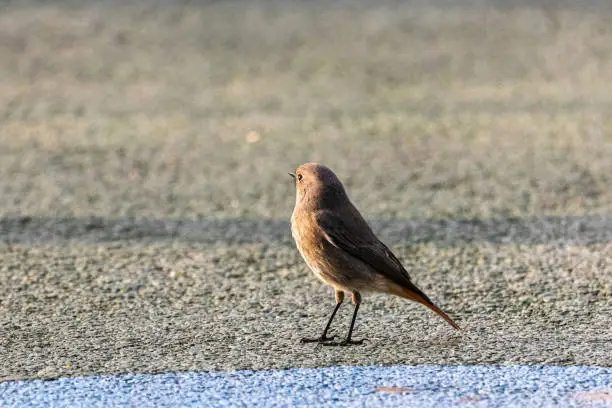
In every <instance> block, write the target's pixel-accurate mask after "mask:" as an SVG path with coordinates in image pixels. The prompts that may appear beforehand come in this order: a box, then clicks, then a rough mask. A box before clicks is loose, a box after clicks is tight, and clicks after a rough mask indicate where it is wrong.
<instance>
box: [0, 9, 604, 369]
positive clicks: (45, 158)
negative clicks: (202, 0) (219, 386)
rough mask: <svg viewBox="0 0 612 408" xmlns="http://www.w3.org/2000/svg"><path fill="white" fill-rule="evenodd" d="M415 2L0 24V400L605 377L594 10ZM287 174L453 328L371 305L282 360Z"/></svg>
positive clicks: (599, 27) (132, 13)
mask: <svg viewBox="0 0 612 408" xmlns="http://www.w3.org/2000/svg"><path fill="white" fill-rule="evenodd" d="M440 4H441V3H436V4H432V5H427V3H423V2H421V3H419V2H410V1H407V2H397V3H396V2H393V3H391V2H388V3H384V4H382V3H381V4H376V5H374V4H365V3H352V4H351V5H348V4H344V5H343V6H340V5H338V6H334V7H329V8H323V6H322V3H318V2H309V3H308V4H306V3H285V2H283V3H273V2H248V3H241V2H219V3H217V2H212V3H206V4H204V5H199V6H196V5H183V6H177V5H170V4H168V3H166V2H163V1H158V2H155V3H148V2H147V3H144V2H143V3H140V2H134V3H132V4H131V5H130V6H125V5H121V4H120V3H117V4H114V3H112V2H100V3H98V2H91V3H75V4H68V3H65V4H64V3H60V2H54V3H45V4H44V5H40V4H38V5H37V4H35V3H22V4H11V3H6V4H3V5H1V6H0V7H1V10H2V12H1V13H0V39H1V40H0V53H2V55H3V57H2V58H1V59H0V118H1V119H0V294H2V295H1V296H0V380H8V379H30V378H57V377H64V376H67V377H72V376H82V375H104V374H117V373H159V372H166V371H185V370H189V371H202V370H221V369H222V370H226V369H270V368H296V367H320V366H336V365H378V364H394V365H414V364H452V365H456V364H457V365H458V364H462V365H469V364H501V365H504V364H555V365H591V366H608V367H609V366H612V330H610V327H612V321H611V319H612V188H611V187H610V186H611V185H612V184H611V183H612V160H610V158H611V157H612V116H611V115H610V111H611V108H612V96H611V95H612V66H611V64H612V24H611V21H612V10H610V7H609V5H608V3H607V2H596V1H591V2H586V3H585V4H584V7H581V8H576V7H573V6H571V4H570V2H558V3H554V4H553V5H552V6H551V5H550V2H546V3H545V2H535V3H533V2H531V3H530V4H529V5H526V4H524V3H523V4H521V3H512V4H510V3H509V2H503V1H498V2H482V4H484V6H483V5H482V4H481V3H479V2H470V3H469V4H470V7H465V8H456V7H450V8H448V7H443V6H441V5H440ZM311 160H315V161H320V162H323V163H325V164H326V165H328V166H329V167H331V168H332V169H334V171H335V172H336V173H337V174H338V175H339V176H340V178H341V179H342V180H344V181H345V184H346V187H347V190H348V192H349V195H350V196H351V198H352V199H353V201H354V202H355V204H356V205H357V207H358V208H360V210H361V211H362V213H363V214H364V215H365V216H366V218H368V219H369V220H371V221H372V225H373V227H374V229H375V230H376V231H377V232H379V233H380V236H381V238H383V240H384V241H385V242H386V243H387V244H388V245H389V246H390V247H392V248H393V249H394V250H395V251H396V253H397V255H398V256H399V258H400V259H401V260H402V261H403V262H404V263H405V265H406V267H407V269H408V270H409V272H410V273H411V275H412V276H413V278H414V280H415V282H416V283H417V284H418V285H419V286H420V287H422V289H423V290H424V291H425V292H426V293H428V294H429V295H430V296H431V298H432V299H433V300H434V301H435V302H436V303H438V304H439V305H440V307H442V308H443V309H444V310H445V311H447V312H448V313H449V315H450V316H452V317H453V319H456V321H457V322H458V323H459V324H460V325H461V326H463V327H465V331H464V332H463V333H460V334H459V333H454V332H452V331H451V330H450V329H449V328H448V327H446V326H445V325H444V322H442V321H441V320H439V319H437V318H436V317H435V316H433V315H432V314H431V313H429V312H428V311H427V310H426V309H425V308H423V307H420V306H418V305H414V304H411V303H409V302H406V301H403V300H401V299H395V298H390V297H384V296H379V295H376V296H369V297H365V300H364V303H363V305H362V309H361V310H360V317H359V320H358V322H357V326H356V333H355V337H356V338H366V339H367V341H366V342H365V344H364V345H363V346H361V347H352V348H348V349H344V348H342V349H329V348H323V347H317V346H313V345H301V344H299V342H298V340H299V338H301V337H303V336H306V335H312V334H313V333H318V332H319V331H320V330H321V329H322V326H323V325H324V323H325V319H326V317H327V315H328V313H329V312H330V311H331V308H332V307H333V297H332V295H331V293H330V291H329V290H328V289H327V288H324V287H323V286H322V285H321V284H320V283H319V282H318V281H317V280H316V279H315V278H314V277H313V276H311V274H310V273H309V272H308V271H306V268H305V266H304V264H303V262H302V261H301V259H300V258H299V255H298V254H297V251H296V250H295V248H294V247H293V244H292V242H291V238H290V232H289V226H288V220H289V217H290V213H291V210H292V206H293V199H294V190H293V185H292V183H291V179H290V178H289V177H288V176H287V175H286V173H287V172H289V171H292V170H293V169H294V168H295V166H296V165H298V164H300V163H302V162H305V161H311ZM340 314H341V315H340V317H341V318H340V319H338V321H337V323H338V326H335V327H334V328H333V330H334V332H336V333H340V334H343V333H344V331H345V330H346V326H347V325H348V318H349V314H350V313H349V307H348V306H347V307H346V308H343V309H341V312H340Z"/></svg>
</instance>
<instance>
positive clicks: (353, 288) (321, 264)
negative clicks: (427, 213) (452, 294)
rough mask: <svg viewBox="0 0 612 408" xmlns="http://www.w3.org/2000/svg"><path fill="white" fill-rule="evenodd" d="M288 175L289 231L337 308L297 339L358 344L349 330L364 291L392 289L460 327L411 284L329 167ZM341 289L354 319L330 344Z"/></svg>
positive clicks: (313, 165)
mask: <svg viewBox="0 0 612 408" xmlns="http://www.w3.org/2000/svg"><path fill="white" fill-rule="evenodd" d="M291 175H292V176H293V177H294V178H295V184H296V200H295V208H294V210H293V214H292V216H291V233H292V235H293V238H294V239H295V243H296V245H297V248H298V250H299V251H300V253H301V254H302V257H303V258H304V260H305V261H306V264H308V266H309V268H310V269H311V270H312V271H313V272H314V274H315V275H316V276H317V277H318V278H319V279H321V280H322V281H323V282H325V283H326V284H328V285H330V286H332V287H333V288H334V289H335V293H336V307H335V308H334V311H333V313H332V315H331V316H330V318H329V321H328V322H327V325H326V327H325V330H324V331H323V334H322V335H321V336H320V337H318V338H315V339H302V341H304V342H311V341H312V342H319V343H323V342H325V343H324V344H326V345H348V344H359V343H361V341H355V340H351V335H352V331H353V327H354V324H355V319H356V317H357V310H358V309H359V304H360V302H361V295H360V293H359V292H366V291H367V292H384V293H391V294H393V295H397V296H401V297H404V298H406V299H410V300H413V301H416V302H419V303H421V304H423V305H425V306H426V307H428V308H429V309H431V310H433V311H434V312H435V313H436V314H438V315H439V316H441V317H442V318H443V319H444V320H446V321H447V322H448V323H449V324H450V325H451V326H453V327H454V328H455V329H457V330H459V326H457V324H455V322H453V320H452V319H451V318H450V317H448V315H446V313H444V312H443V311H442V310H440V309H439V308H438V307H437V306H436V305H435V304H434V303H433V302H432V301H431V300H430V299H429V298H428V297H427V295H425V294H424V293H423V292H422V291H421V290H420V289H419V288H417V287H416V286H415V285H414V284H413V283H412V281H411V279H410V276H409V275H408V272H407V271H406V269H405V268H404V267H403V266H402V264H401V263H400V261H399V260H398V259H397V258H396V257H395V255H393V253H392V252H391V250H390V249H389V248H387V246H386V245H385V244H383V243H382V242H381V241H380V240H379V239H378V238H377V237H376V235H375V234H374V232H372V229H371V228H370V226H369V225H368V223H367V222H366V221H365V220H364V219H363V217H362V216H361V214H360V213H359V211H358V210H357V208H355V206H354V205H353V203H351V201H350V199H349V198H348V196H347V194H346V192H345V190H344V186H343V185H342V183H341V182H340V180H339V179H338V177H336V175H335V174H334V173H333V172H332V171H331V170H330V169H329V168H327V167H325V166H323V165H320V164H316V163H306V164H303V165H301V166H300V167H298V168H297V170H296V172H295V174H291ZM344 292H350V293H351V294H352V296H353V303H355V311H354V312H353V319H352V321H351V326H350V328H349V332H348V336H347V337H346V339H345V340H344V341H343V342H340V343H331V342H329V340H331V338H329V337H327V331H328V330H329V327H330V325H331V322H332V320H333V318H334V316H335V314H336V312H337V311H338V309H339V307H340V304H341V303H342V301H343V299H344Z"/></svg>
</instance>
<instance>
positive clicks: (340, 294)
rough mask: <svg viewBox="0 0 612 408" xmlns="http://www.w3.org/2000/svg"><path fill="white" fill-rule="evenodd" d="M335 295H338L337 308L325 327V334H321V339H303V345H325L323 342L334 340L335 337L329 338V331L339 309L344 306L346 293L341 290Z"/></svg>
mask: <svg viewBox="0 0 612 408" xmlns="http://www.w3.org/2000/svg"><path fill="white" fill-rule="evenodd" d="M335 295H336V307H334V311H333V312H332V314H331V316H329V320H328V321H327V325H325V330H323V334H321V336H320V337H317V338H314V339H309V338H303V339H302V340H301V342H302V343H323V342H326V341H330V340H333V339H334V337H335V336H331V337H327V331H328V330H329V327H330V326H331V323H332V320H334V316H336V312H337V311H338V309H340V305H341V304H342V301H343V300H344V292H343V291H341V290H336V292H335Z"/></svg>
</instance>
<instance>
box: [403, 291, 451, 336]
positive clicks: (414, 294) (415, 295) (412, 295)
mask: <svg viewBox="0 0 612 408" xmlns="http://www.w3.org/2000/svg"><path fill="white" fill-rule="evenodd" d="M392 293H393V294H394V295H397V296H400V297H403V298H406V299H410V300H413V301H415V302H419V303H420V304H422V305H424V306H425V307H427V308H429V309H431V310H433V311H434V312H435V313H436V314H437V315H438V316H440V317H441V318H443V319H444V320H446V322H447V323H448V324H450V325H451V326H453V328H454V329H455V330H461V328H460V327H459V326H458V325H457V323H455V322H454V321H453V319H451V318H450V317H448V315H447V314H446V313H444V312H443V311H442V310H440V308H439V307H438V306H436V305H435V304H434V302H432V301H431V300H430V299H429V298H428V297H427V295H426V294H424V293H423V292H422V291H421V290H420V289H419V288H417V287H416V286H414V285H411V287H408V288H406V287H402V286H399V285H398V286H396V287H395V288H394V290H393V291H392Z"/></svg>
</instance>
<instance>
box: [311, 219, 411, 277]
mask: <svg viewBox="0 0 612 408" xmlns="http://www.w3.org/2000/svg"><path fill="white" fill-rule="evenodd" d="M344 215H349V214H346V213H345V214H344ZM349 217H350V221H349V222H347V221H345V217H341V216H339V215H337V214H336V213H334V212H331V211H327V210H322V211H318V212H317V213H316V214H315V219H316V221H317V224H318V225H319V227H320V228H321V231H322V232H323V235H324V236H325V239H327V241H329V243H331V244H332V245H333V246H335V247H337V248H339V249H342V250H344V251H346V252H348V253H349V254H350V255H352V256H353V257H355V258H357V259H359V260H361V261H362V262H364V263H366V264H368V265H370V266H371V267H372V268H373V269H375V270H376V271H377V272H378V273H380V274H381V275H383V276H385V277H386V278H388V279H390V280H391V281H393V282H395V283H397V284H398V285H400V286H407V285H408V286H413V285H412V283H411V280H410V276H409V275H408V272H407V271H406V269H404V267H403V266H402V264H401V262H400V261H399V260H398V259H397V258H396V257H395V255H393V253H392V252H391V250H390V249H389V248H387V246H386V245H385V244H383V243H382V242H380V240H379V239H378V238H377V237H376V235H374V233H373V232H372V230H371V229H370V227H369V225H368V224H367V223H366V221H365V220H364V219H363V218H362V217H361V215H360V214H359V213H358V212H357V210H356V209H355V210H354V211H351V212H350V215H349Z"/></svg>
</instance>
